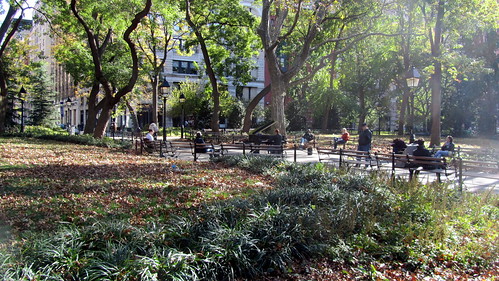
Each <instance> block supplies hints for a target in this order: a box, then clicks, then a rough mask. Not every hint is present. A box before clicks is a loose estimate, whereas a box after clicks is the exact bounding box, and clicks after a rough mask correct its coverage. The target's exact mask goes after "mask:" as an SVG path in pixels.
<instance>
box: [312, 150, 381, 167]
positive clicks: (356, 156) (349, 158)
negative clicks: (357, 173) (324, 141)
mask: <svg viewBox="0 0 499 281" xmlns="http://www.w3.org/2000/svg"><path fill="white" fill-rule="evenodd" d="M317 155H318V156H319V162H323V161H328V162H332V163H336V162H337V163H338V166H339V167H343V166H352V165H353V166H356V167H359V166H361V165H364V166H366V167H367V166H369V167H373V166H376V162H375V161H374V158H373V157H371V154H370V153H369V152H368V151H358V150H347V149H331V148H324V147H319V148H317Z"/></svg>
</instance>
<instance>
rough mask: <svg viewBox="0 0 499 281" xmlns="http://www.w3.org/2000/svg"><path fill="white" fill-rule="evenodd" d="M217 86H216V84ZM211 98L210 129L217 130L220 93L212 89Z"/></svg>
mask: <svg viewBox="0 0 499 281" xmlns="http://www.w3.org/2000/svg"><path fill="white" fill-rule="evenodd" d="M217 87H218V86H217ZM211 98H212V100H213V113H212V114H211V124H210V127H211V130H212V131H213V132H218V130H219V127H220V126H219V123H220V93H219V92H218V90H217V91H215V90H213V92H212V94H211Z"/></svg>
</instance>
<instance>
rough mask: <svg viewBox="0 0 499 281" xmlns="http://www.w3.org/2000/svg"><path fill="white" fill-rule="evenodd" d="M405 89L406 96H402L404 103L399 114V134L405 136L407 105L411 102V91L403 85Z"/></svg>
mask: <svg viewBox="0 0 499 281" xmlns="http://www.w3.org/2000/svg"><path fill="white" fill-rule="evenodd" d="M402 89H403V91H404V96H403V97H402V104H401V105H400V114H399V126H398V127H399V128H398V135H399V136H403V135H404V125H405V115H406V114H405V111H406V108H407V105H408V104H409V91H408V89H407V88H406V87H402Z"/></svg>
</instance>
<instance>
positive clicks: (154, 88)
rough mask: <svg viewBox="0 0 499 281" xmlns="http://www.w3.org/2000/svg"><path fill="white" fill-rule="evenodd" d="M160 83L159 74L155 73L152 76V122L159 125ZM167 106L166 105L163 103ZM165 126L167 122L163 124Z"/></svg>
mask: <svg viewBox="0 0 499 281" xmlns="http://www.w3.org/2000/svg"><path fill="white" fill-rule="evenodd" d="M158 84H159V75H154V76H152V77H151V87H152V112H153V114H152V122H153V123H156V125H158V120H159V118H158V113H159V112H158V86H159V85H158ZM163 106H165V105H163ZM163 127H165V124H163Z"/></svg>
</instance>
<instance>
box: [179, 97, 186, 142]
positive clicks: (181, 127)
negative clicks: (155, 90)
mask: <svg viewBox="0 0 499 281" xmlns="http://www.w3.org/2000/svg"><path fill="white" fill-rule="evenodd" d="M178 100H179V102H180V104H181V105H182V120H181V121H182V124H180V138H181V139H183V138H184V124H185V120H184V102H185V95H184V94H183V93H180V96H179V97H178Z"/></svg>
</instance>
